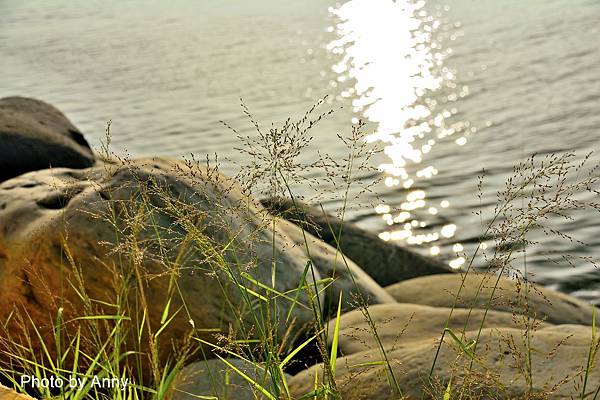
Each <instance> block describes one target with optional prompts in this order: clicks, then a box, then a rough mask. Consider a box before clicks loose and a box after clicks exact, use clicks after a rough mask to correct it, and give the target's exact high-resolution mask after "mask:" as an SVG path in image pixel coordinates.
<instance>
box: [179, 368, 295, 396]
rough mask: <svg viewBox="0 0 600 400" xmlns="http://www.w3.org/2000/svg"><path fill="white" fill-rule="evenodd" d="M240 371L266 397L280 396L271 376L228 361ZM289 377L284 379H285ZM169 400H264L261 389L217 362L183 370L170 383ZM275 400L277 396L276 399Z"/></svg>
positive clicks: (262, 370)
mask: <svg viewBox="0 0 600 400" xmlns="http://www.w3.org/2000/svg"><path fill="white" fill-rule="evenodd" d="M226 361H227V362H228V363H230V364H231V365H233V366H234V367H235V368H237V369H238V370H239V371H241V372H243V373H244V374H245V375H246V376H248V377H249V378H251V379H252V380H253V381H254V382H256V383H258V384H259V385H260V386H261V387H262V388H263V389H265V390H266V391H267V392H268V393H269V394H273V395H275V394H276V393H278V390H279V391H280V393H282V392H283V390H284V389H283V388H281V387H280V385H279V386H278V388H279V389H276V388H275V385H274V384H273V380H272V379H271V375H270V374H269V373H268V372H266V371H265V370H264V368H262V367H261V366H260V365H257V364H254V363H251V362H248V361H245V360H241V359H227V360H226ZM290 378H291V376H289V375H286V379H290ZM169 392H170V393H169V395H168V398H169V399H170V400H194V399H198V398H201V399H208V398H215V399H216V398H218V399H219V400H254V399H257V398H258V399H262V398H266V397H265V396H264V395H263V394H262V393H261V392H260V389H257V387H256V386H254V385H252V384H251V383H249V382H248V380H246V379H245V378H243V377H242V376H241V375H240V374H239V373H238V372H237V371H236V370H235V369H233V368H232V367H231V366H230V365H227V364H226V363H225V362H223V361H221V360H220V359H213V360H207V361H197V362H195V363H193V364H190V365H188V366H186V367H185V368H183V370H182V371H181V372H180V373H179V374H178V375H177V378H176V379H175V382H174V383H173V385H172V387H171V389H170V391H169ZM275 397H276V398H278V397H277V396H275Z"/></svg>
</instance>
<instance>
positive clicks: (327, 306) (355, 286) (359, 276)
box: [277, 220, 396, 318]
mask: <svg viewBox="0 0 600 400" xmlns="http://www.w3.org/2000/svg"><path fill="white" fill-rule="evenodd" d="M277 224H278V226H280V227H281V228H282V229H283V230H284V231H285V233H286V235H287V236H288V237H289V238H290V243H294V244H295V245H296V247H298V248H299V249H300V250H302V252H304V253H305V254H306V255H307V258H308V256H310V259H311V260H312V262H313V264H314V266H315V269H316V270H317V271H318V272H319V275H320V276H321V278H323V279H327V278H331V279H332V281H331V282H330V283H328V284H327V285H326V288H325V291H324V294H325V301H324V305H323V307H324V310H323V312H324V314H325V315H324V316H325V317H326V318H328V317H330V316H332V315H334V314H335V312H336V310H337V307H338V301H339V296H340V293H341V294H342V310H343V311H349V310H352V309H354V308H356V307H357V305H358V306H361V305H372V304H383V303H395V302H396V300H394V298H393V297H392V296H391V295H390V294H389V293H388V292H386V291H385V289H383V288H382V287H381V286H379V285H378V284H377V282H375V281H374V280H373V279H372V278H371V277H370V276H369V275H368V274H367V273H365V272H364V271H363V270H362V269H361V268H360V267H359V266H358V265H356V264H355V263H354V261H352V260H351V259H350V258H348V257H347V256H346V255H344V254H342V253H341V252H340V251H338V250H336V249H335V248H333V247H332V246H330V245H328V244H327V243H325V242H323V241H321V240H319V239H317V238H316V237H314V236H313V235H311V234H310V233H308V232H302V229H301V228H300V227H298V226H296V225H294V224H292V223H290V222H287V221H286V220H278V222H277Z"/></svg>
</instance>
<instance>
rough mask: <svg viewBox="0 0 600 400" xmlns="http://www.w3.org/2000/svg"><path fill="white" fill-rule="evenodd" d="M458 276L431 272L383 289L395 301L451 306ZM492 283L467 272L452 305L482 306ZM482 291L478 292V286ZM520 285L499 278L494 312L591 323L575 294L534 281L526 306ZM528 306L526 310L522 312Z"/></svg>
mask: <svg viewBox="0 0 600 400" xmlns="http://www.w3.org/2000/svg"><path fill="white" fill-rule="evenodd" d="M461 281H462V275H459V274H453V275H433V276H426V277H421V278H415V279H411V280H407V281H404V282H399V283H396V284H394V285H391V286H389V287H387V288H386V290H387V291H388V292H389V293H390V294H391V295H392V296H393V297H394V298H395V299H396V300H397V301H398V302H399V303H416V304H424V305H428V306H432V307H452V304H453V301H454V298H455V295H456V293H457V292H458V289H459V287H460V285H461ZM495 282H496V276H495V275H485V274H476V273H469V274H468V275H467V278H466V280H465V286H464V288H463V289H462V291H461V293H460V297H459V299H458V303H457V304H456V307H460V308H469V307H472V306H473V307H476V308H485V307H486V304H487V303H488V301H489V298H490V295H491V293H492V290H493V287H494V284H495ZM480 285H481V286H482V290H481V291H480V292H479V295H477V294H478V288H479V287H480ZM524 294H525V289H524V285H523V284H520V283H519V282H518V281H516V280H512V279H508V278H504V277H501V278H500V281H499V284H498V287H497V289H496V291H495V293H494V298H493V299H492V302H491V309H493V310H497V311H506V312H510V313H512V312H516V313H518V314H524V315H525V314H528V315H530V316H531V317H535V318H538V319H542V320H545V321H547V322H550V323H553V324H583V325H590V324H591V323H592V306H591V305H590V304H588V303H586V302H584V301H581V300H579V299H577V298H575V297H572V296H568V295H566V294H563V293H559V292H556V291H554V290H551V289H547V288H544V287H541V286H538V285H535V284H531V285H530V286H529V296H528V297H529V301H528V305H526V304H525V303H524V301H523V299H524V298H525V296H524ZM526 308H528V311H526Z"/></svg>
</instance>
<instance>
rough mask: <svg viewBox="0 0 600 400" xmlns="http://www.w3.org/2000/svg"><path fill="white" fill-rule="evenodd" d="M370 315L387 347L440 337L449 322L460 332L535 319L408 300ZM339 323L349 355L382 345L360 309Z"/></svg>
mask: <svg viewBox="0 0 600 400" xmlns="http://www.w3.org/2000/svg"><path fill="white" fill-rule="evenodd" d="M484 314H485V320H484ZM369 315H370V317H371V319H372V321H373V322H374V324H375V327H376V329H377V335H378V337H379V340H380V341H381V344H382V345H383V347H384V348H385V349H387V350H396V349H401V348H408V347H410V346H412V342H414V341H419V340H423V339H426V338H439V337H441V335H442V332H443V331H444V328H445V327H446V323H447V324H448V325H447V327H448V328H449V329H451V330H452V331H453V332H454V333H455V334H456V335H460V332H463V331H465V330H466V331H472V330H476V329H479V327H480V326H481V322H482V321H483V328H492V327H494V328H520V327H522V326H525V324H526V323H532V322H533V321H527V320H526V319H518V318H515V316H514V315H513V314H511V313H508V312H502V311H493V310H490V311H488V312H487V313H486V312H485V310H482V309H478V308H476V309H472V310H467V309H464V308H457V309H455V310H453V311H452V310H451V309H450V308H446V307H429V306H423V305H418V304H408V303H396V304H378V305H374V306H371V307H369ZM335 323H336V321H335V320H331V321H330V326H329V332H333V328H334V324H335ZM535 325H536V326H537V327H545V326H549V325H550V324H547V323H542V322H539V321H537V322H535ZM339 326H340V328H339V336H338V340H339V344H338V349H339V351H340V354H342V355H349V354H354V353H360V352H362V351H366V350H375V349H378V348H379V344H378V342H377V341H376V340H375V336H374V334H373V331H372V329H371V328H370V324H369V323H368V321H367V319H366V317H365V316H364V315H363V313H362V312H360V311H359V310H356V311H352V312H349V313H346V314H344V315H342V316H341V318H340V322H339ZM332 340H333V335H330V336H329V341H330V342H331V341H332Z"/></svg>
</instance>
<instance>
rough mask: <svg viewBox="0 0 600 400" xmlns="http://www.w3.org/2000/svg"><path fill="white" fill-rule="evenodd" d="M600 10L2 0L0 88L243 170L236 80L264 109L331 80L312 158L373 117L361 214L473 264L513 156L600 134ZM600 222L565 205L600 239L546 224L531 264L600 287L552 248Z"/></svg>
mask: <svg viewBox="0 0 600 400" xmlns="http://www.w3.org/2000/svg"><path fill="white" fill-rule="evenodd" d="M284 3H285V4H284ZM598 20H600V3H599V2H597V1H596V0H569V1H566V0H531V1H517V0H505V1H497V0H477V1H474V0H454V1H452V2H443V1H437V0H429V1H409V0H397V1H395V2H393V1H389V0H380V1H375V0H349V1H344V2H339V3H334V2H332V1H327V0H305V1H302V2H280V1H274V0H261V1H254V2H251V3H250V2H234V1H213V0H203V1H201V2H191V1H182V0H175V1H170V2H168V3H167V2H163V1H143V2H142V1H141V0H123V1H90V0H86V1H83V0H81V1H53V2H47V1H42V0H30V1H26V2H24V1H20V0H2V1H1V2H0V66H1V67H2V73H1V74H0V96H8V95H26V96H33V97H38V98H41V99H44V100H46V101H49V102H50V103H52V104H54V105H56V106H57V107H58V108H60V109H61V110H63V111H65V112H66V114H67V115H68V116H69V117H70V118H71V119H72V120H73V122H74V123H75V124H76V125H78V126H79V127H80V128H81V129H82V130H83V131H84V132H85V134H86V137H87V138H88V139H89V140H90V141H91V142H92V143H93V144H94V145H98V143H99V140H100V138H102V136H103V134H104V129H105V126H106V121H107V120H109V119H110V120H112V122H113V125H112V133H113V140H114V141H113V143H114V145H115V147H116V148H117V149H118V150H120V151H128V152H129V153H131V154H133V155H148V154H152V155H154V154H160V155H187V154H189V153H195V154H206V153H214V152H217V153H219V155H220V156H221V158H222V159H223V160H224V161H223V166H222V167H223V169H224V170H225V171H226V172H229V173H235V171H236V169H237V168H238V165H239V164H240V163H243V162H244V161H245V160H244V156H243V155H241V154H240V153H238V152H237V151H235V150H234V148H235V147H236V144H237V141H236V138H235V137H234V135H232V134H231V133H230V132H229V131H227V130H226V129H224V128H223V126H222V125H221V123H220V122H219V120H226V121H228V122H229V123H230V124H232V125H233V126H235V127H236V128H237V129H239V130H240V131H241V132H243V133H246V132H251V126H250V125H249V124H248V123H247V121H246V120H245V119H244V116H243V114H242V112H241V111H240V108H239V98H240V97H243V98H244V101H245V103H246V104H247V105H248V106H249V107H250V109H251V110H252V112H253V114H254V115H255V117H256V118H257V119H258V120H259V121H262V122H264V123H265V125H267V126H268V124H269V123H270V122H271V121H273V122H275V123H278V122H281V121H282V120H284V119H285V118H286V117H288V116H300V115H301V114H302V113H303V112H304V111H305V110H306V109H308V108H309V107H310V106H311V105H312V104H313V103H314V102H315V101H316V100H317V99H318V98H320V97H322V96H324V95H328V96H329V97H328V104H327V106H328V107H333V108H335V109H336V112H335V113H334V114H333V115H332V116H330V117H329V118H327V119H326V120H325V121H324V122H323V123H322V124H320V125H318V127H317V128H316V129H315V131H314V132H313V133H314V136H315V138H314V142H313V147H312V150H311V151H312V152H309V153H310V154H308V155H307V157H310V156H313V155H314V154H315V153H314V151H315V150H316V149H320V150H327V151H328V152H329V153H330V154H332V155H334V156H338V157H339V158H341V157H343V155H345V149H344V147H343V146H342V145H341V143H338V141H337V140H336V136H335V134H336V133H338V132H339V133H348V132H349V129H350V126H351V124H352V122H353V121H356V120H357V119H359V118H360V119H363V120H366V121H368V125H367V130H368V132H369V133H370V135H369V140H370V142H371V144H370V145H371V146H377V145H380V146H383V147H384V148H385V151H384V153H383V154H379V155H378V156H377V158H376V159H374V160H373V161H372V162H373V165H374V166H377V167H379V169H380V171H381V175H382V182H381V183H379V184H377V185H376V186H374V188H373V192H374V193H372V194H368V195H364V196H363V198H362V199H361V200H362V202H363V203H367V204H369V203H372V204H373V205H372V206H362V207H357V208H355V209H352V210H351V218H352V219H353V220H354V221H356V222H358V223H359V224H360V225H362V226H364V227H365V228H367V229H370V230H373V231H375V232H378V233H379V234H380V236H381V237H382V238H384V239H386V240H396V241H399V242H400V243H403V244H405V245H410V246H412V247H413V248H415V249H417V250H418V251H420V252H422V253H425V254H432V255H436V256H438V257H442V258H443V259H444V260H447V261H448V262H449V263H451V265H452V266H454V267H457V268H460V267H461V266H462V267H464V265H463V256H462V253H463V252H466V253H467V254H470V253H472V251H473V248H474V245H475V243H476V242H477V240H478V239H477V238H478V237H479V235H480V234H481V233H482V223H483V225H485V224H486V222H487V221H489V219H490V218H491V217H492V210H493V207H494V202H495V193H496V191H497V190H499V189H501V188H502V186H503V184H504V181H505V179H506V178H507V176H509V175H510V173H511V169H512V166H513V164H514V163H515V162H517V161H519V160H523V159H524V158H526V157H528V156H529V155H531V154H534V153H538V154H545V153H549V152H560V151H576V152H577V154H578V157H583V155H584V154H585V153H586V152H587V151H588V150H592V149H596V150H600V106H599V104H600V49H599V48H598V41H597V38H598V37H600V24H598ZM340 107H342V108H341V109H340ZM592 162H600V156H599V155H593V156H592ZM484 168H485V170H486V171H487V172H486V178H485V190H484V196H483V199H481V200H480V199H479V198H478V197H477V195H476V194H477V182H478V179H477V176H478V175H479V174H481V172H482V169H484ZM338 197H341V193H339V196H338ZM339 204H340V201H339V200H335V199H333V200H331V201H329V202H328V203H326V206H327V208H328V209H331V210H333V209H335V208H336V207H337V206H339ZM477 210H482V211H483V215H484V218H483V220H481V219H480V218H479V217H477V216H475V215H474V214H473V213H474V212H475V211H477ZM597 221H600V219H599V216H597V215H594V214H593V213H591V212H584V213H578V214H575V215H573V220H571V221H558V222H557V223H558V226H557V228H559V229H561V230H562V231H564V232H565V233H567V234H571V235H573V236H575V237H576V238H577V239H580V240H582V241H584V242H586V243H587V244H588V246H582V245H580V244H576V243H571V242H568V241H563V240H557V239H553V238H547V237H545V236H544V235H543V234H542V233H541V232H539V231H534V232H532V233H531V235H530V238H531V239H533V240H540V242H541V244H540V245H536V246H532V247H530V248H529V252H528V263H529V270H530V271H531V272H533V273H534V274H535V279H536V280H538V281H541V282H543V283H546V284H550V285H553V286H555V287H557V288H559V289H561V290H564V291H567V292H571V293H574V294H576V295H578V296H580V297H583V298H586V299H589V300H592V301H597V300H598V299H600V271H597V270H596V269H595V268H594V267H593V266H591V265H589V264H588V263H586V262H578V263H576V265H575V267H569V266H566V265H564V264H565V263H564V262H560V261H559V262H558V263H551V262H549V261H548V260H547V258H548V256H547V254H546V253H547V252H548V250H551V251H554V252H558V253H559V254H560V253H570V254H573V255H578V256H588V257H592V258H596V259H597V258H599V257H600V238H599V235H598V228H597V226H596V225H597ZM490 244H491V243H490ZM554 257H556V260H559V258H558V256H556V255H555V256H554Z"/></svg>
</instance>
